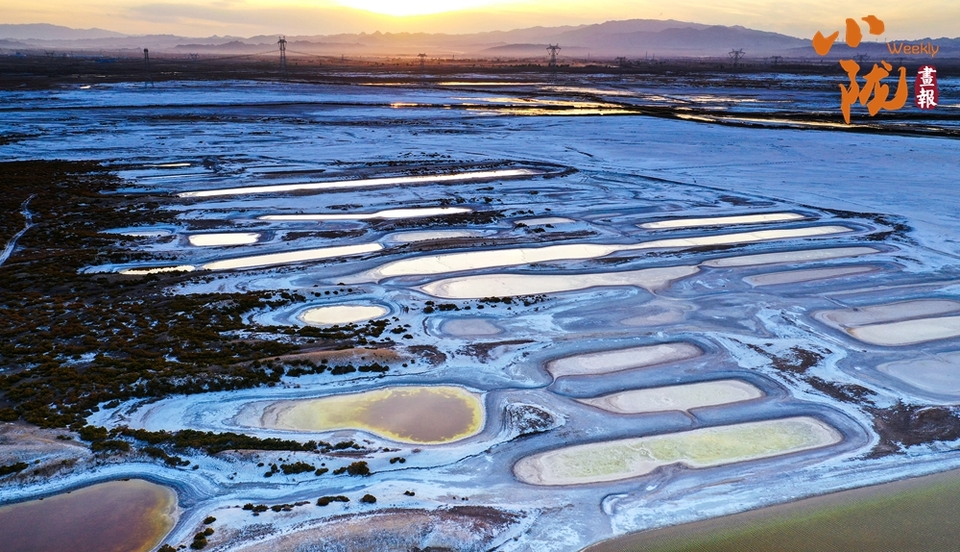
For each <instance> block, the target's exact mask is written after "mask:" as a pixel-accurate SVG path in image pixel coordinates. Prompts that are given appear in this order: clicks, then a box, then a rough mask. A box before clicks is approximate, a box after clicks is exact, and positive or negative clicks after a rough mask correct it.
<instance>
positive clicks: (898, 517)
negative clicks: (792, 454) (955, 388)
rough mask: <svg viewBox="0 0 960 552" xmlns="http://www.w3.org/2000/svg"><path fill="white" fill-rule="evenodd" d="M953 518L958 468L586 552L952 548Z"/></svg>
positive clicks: (957, 512) (957, 534) (959, 508)
mask: <svg viewBox="0 0 960 552" xmlns="http://www.w3.org/2000/svg"><path fill="white" fill-rule="evenodd" d="M957 516H960V473H958V472H956V471H953V472H947V473H943V474H937V475H931V476H926V477H919V478H916V479H910V480H906V481H898V482H895V483H887V484H883V485H877V486H874V487H866V488H862V489H856V490H851V491H842V492H838V493H834V494H830V495H825V496H821V497H816V498H809V499H806V500H801V501H798V502H794V503H792V504H784V505H780V506H772V507H769V508H763V509H760V510H755V511H752V512H745V513H742V514H737V515H733V516H727V517H723V518H718V519H712V520H708V521H703V522H697V523H692V524H686V525H679V526H676V527H670V528H667V529H662V530H658V531H650V532H647V533H640V534H635V535H627V536H624V537H620V538H617V539H612V540H609V541H606V542H603V543H600V544H597V545H594V546H590V547H588V548H587V549H586V551H588V552H641V551H642V552H686V551H689V552H694V551H701V550H711V551H716V552H735V551H736V552H739V551H743V550H783V551H788V552H845V551H850V550H903V551H917V552H920V551H929V550H954V549H956V547H957V542H960V526H958V525H957V523H956V519H957Z"/></svg>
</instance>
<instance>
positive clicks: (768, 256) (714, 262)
mask: <svg viewBox="0 0 960 552" xmlns="http://www.w3.org/2000/svg"><path fill="white" fill-rule="evenodd" d="M879 252H880V250H879V249H874V248H873V247H832V248H828V249H803V250H800V251H783V252H779V253H760V254H758V255H740V256H737V257H721V258H719V259H710V260H709V261H704V262H703V263H701V264H702V265H703V266H710V267H715V268H734V267H741V266H755V265H765V264H777V263H802V262H813V261H825V260H829V259H843V258H846V257H859V256H861V255H870V254H873V253H879Z"/></svg>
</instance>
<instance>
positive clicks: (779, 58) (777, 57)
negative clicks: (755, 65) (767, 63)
mask: <svg viewBox="0 0 960 552" xmlns="http://www.w3.org/2000/svg"><path fill="white" fill-rule="evenodd" d="M770 59H771V60H773V64H774V65H780V61H781V60H782V59H783V56H771V57H770Z"/></svg>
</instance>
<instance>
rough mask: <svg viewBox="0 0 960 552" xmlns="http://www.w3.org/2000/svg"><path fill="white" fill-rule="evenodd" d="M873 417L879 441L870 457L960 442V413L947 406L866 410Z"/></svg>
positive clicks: (915, 406) (907, 406)
mask: <svg viewBox="0 0 960 552" xmlns="http://www.w3.org/2000/svg"><path fill="white" fill-rule="evenodd" d="M865 410H866V411H867V412H869V413H870V414H872V415H873V416H874V419H873V427H874V429H876V431H877V433H878V434H879V435H880V442H879V443H878V444H877V446H876V447H874V449H873V450H872V451H871V453H870V456H873V457H878V456H885V455H888V454H895V453H898V452H901V451H902V450H903V448H904V447H910V446H914V445H922V444H926V443H934V442H938V441H954V440H957V439H960V411H958V409H957V408H953V407H946V406H917V405H908V404H904V403H903V402H898V403H897V404H896V405H895V406H893V407H890V408H872V407H868V408H866V409H865Z"/></svg>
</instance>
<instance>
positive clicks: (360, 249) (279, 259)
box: [200, 243, 383, 270]
mask: <svg viewBox="0 0 960 552" xmlns="http://www.w3.org/2000/svg"><path fill="white" fill-rule="evenodd" d="M381 249H383V246H382V245H380V244H379V243H363V244H359V245H344V246H341V247H321V248H318V249H304V250H302V251H290V252H287V253H270V254H267V255H255V256H252V257H239V258H236V259H226V260H223V261H214V262H211V263H207V264H205V265H203V266H201V267H200V268H202V269H204V270H237V269H244V268H262V267H267V266H276V265H284V264H293V263H303V262H309V261H318V260H321V259H330V258H333V257H345V256H347V255H360V254H362V253H372V252H374V251H380V250H381Z"/></svg>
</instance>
